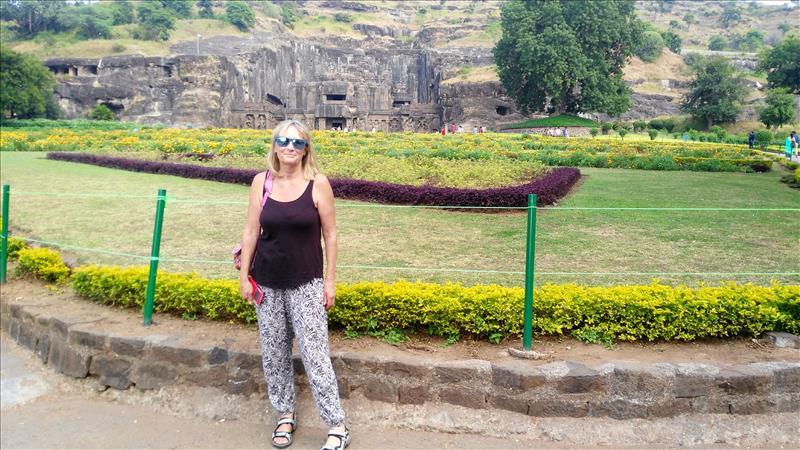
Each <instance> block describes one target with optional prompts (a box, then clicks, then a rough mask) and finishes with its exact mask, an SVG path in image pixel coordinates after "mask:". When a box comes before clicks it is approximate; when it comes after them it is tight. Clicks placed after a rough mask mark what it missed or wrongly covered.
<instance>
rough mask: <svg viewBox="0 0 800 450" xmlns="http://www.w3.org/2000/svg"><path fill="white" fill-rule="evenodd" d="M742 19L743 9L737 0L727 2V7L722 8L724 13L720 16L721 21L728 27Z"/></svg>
mask: <svg viewBox="0 0 800 450" xmlns="http://www.w3.org/2000/svg"><path fill="white" fill-rule="evenodd" d="M741 19H742V9H741V8H739V7H738V6H736V3H735V2H730V3H727V4H725V8H724V9H723V10H722V15H721V16H720V21H722V26H723V27H725V28H728V27H730V26H731V25H733V24H735V23H737V22H739V21H740V20H741Z"/></svg>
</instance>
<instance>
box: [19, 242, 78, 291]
mask: <svg viewBox="0 0 800 450" xmlns="http://www.w3.org/2000/svg"><path fill="white" fill-rule="evenodd" d="M17 256H18V258H19V261H18V265H17V268H18V270H19V272H20V273H23V274H30V275H33V276H34V277H36V278H39V279H42V280H44V281H48V282H51V283H62V282H64V281H66V280H67V278H69V267H67V265H66V264H64V261H62V260H61V255H60V254H59V253H58V252H57V251H55V250H51V249H49V248H23V249H20V250H19V251H18V252H17Z"/></svg>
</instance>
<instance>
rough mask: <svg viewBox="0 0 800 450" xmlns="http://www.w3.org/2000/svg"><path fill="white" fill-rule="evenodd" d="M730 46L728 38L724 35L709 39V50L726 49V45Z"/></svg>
mask: <svg viewBox="0 0 800 450" xmlns="http://www.w3.org/2000/svg"><path fill="white" fill-rule="evenodd" d="M727 46H728V40H727V39H725V37H723V36H719V35H717V36H712V37H711V40H710V41H708V49H709V50H725V47H727Z"/></svg>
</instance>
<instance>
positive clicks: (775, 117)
mask: <svg viewBox="0 0 800 450" xmlns="http://www.w3.org/2000/svg"><path fill="white" fill-rule="evenodd" d="M766 102H767V106H766V107H765V108H764V109H762V110H761V112H760V113H759V114H758V120H760V121H761V123H763V124H764V125H766V126H767V128H772V127H775V128H780V127H782V126H784V125H786V124H787V123H793V122H794V120H795V112H794V95H792V93H791V92H789V89H786V88H777V89H770V90H769V91H768V92H767V100H766Z"/></svg>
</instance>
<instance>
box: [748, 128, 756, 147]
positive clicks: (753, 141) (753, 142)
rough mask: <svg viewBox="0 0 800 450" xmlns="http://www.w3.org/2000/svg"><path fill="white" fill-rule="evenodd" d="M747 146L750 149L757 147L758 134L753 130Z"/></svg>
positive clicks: (749, 135)
mask: <svg viewBox="0 0 800 450" xmlns="http://www.w3.org/2000/svg"><path fill="white" fill-rule="evenodd" d="M747 145H748V146H749V147H750V148H755V146H756V132H755V131H752V130H751V131H750V134H748V135H747Z"/></svg>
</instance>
